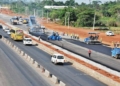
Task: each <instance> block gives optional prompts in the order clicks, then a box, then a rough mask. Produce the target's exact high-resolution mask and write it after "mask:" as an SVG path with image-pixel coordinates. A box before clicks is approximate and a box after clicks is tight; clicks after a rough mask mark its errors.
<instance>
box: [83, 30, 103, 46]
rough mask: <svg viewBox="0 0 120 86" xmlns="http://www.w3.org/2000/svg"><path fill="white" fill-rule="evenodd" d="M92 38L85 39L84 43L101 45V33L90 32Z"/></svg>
mask: <svg viewBox="0 0 120 86" xmlns="http://www.w3.org/2000/svg"><path fill="white" fill-rule="evenodd" d="M88 34H89V35H90V36H89V37H86V38H85V39H84V43H86V44H101V43H102V41H101V40H99V33H98V32H89V33H88Z"/></svg>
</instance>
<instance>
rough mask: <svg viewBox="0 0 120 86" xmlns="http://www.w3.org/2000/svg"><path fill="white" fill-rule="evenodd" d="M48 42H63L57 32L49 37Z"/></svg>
mask: <svg viewBox="0 0 120 86" xmlns="http://www.w3.org/2000/svg"><path fill="white" fill-rule="evenodd" d="M48 40H62V37H61V36H59V34H58V33H57V32H53V33H52V35H50V36H48Z"/></svg>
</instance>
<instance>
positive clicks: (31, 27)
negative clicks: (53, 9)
mask: <svg viewBox="0 0 120 86" xmlns="http://www.w3.org/2000/svg"><path fill="white" fill-rule="evenodd" d="M27 26H28V32H29V33H30V34H32V35H35V36H40V35H41V34H43V33H44V32H43V29H42V28H41V26H40V24H37V21H36V18H35V16H32V15H31V16H29V22H28V24H27Z"/></svg>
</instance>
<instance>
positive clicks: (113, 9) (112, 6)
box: [10, 0, 120, 27]
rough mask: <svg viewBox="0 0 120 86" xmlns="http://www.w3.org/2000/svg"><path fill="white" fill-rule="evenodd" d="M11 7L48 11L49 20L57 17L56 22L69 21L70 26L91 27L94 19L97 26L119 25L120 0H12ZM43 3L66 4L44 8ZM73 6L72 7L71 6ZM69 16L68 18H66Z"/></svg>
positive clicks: (23, 10) (17, 9) (21, 10)
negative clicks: (79, 1)
mask: <svg viewBox="0 0 120 86" xmlns="http://www.w3.org/2000/svg"><path fill="white" fill-rule="evenodd" d="M10 4H11V9H12V10H13V11H14V12H18V11H19V12H20V13H22V12H25V10H26V9H25V8H28V9H30V10H31V11H33V9H36V10H40V9H42V10H43V11H44V13H46V12H48V13H49V17H50V19H51V20H56V19H59V21H58V23H60V24H63V25H65V24H67V23H68V22H67V21H69V23H70V25H71V26H75V27H92V26H93V21H94V19H95V26H97V27H119V26H120V1H119V0H117V1H108V2H105V3H101V1H98V0H96V1H92V2H91V3H89V4H86V3H81V4H78V3H76V2H75V0H67V1H66V2H62V1H54V0H51V1H50V0H43V1H39V0H36V1H35V2H24V1H20V2H17V1H14V2H12V3H10ZM45 5H57V6H68V7H66V8H64V9H57V10H56V9H44V6H45ZM73 7H74V8H73ZM68 18H69V20H68Z"/></svg>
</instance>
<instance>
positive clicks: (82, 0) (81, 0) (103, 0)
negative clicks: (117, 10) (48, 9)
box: [55, 0, 115, 4]
mask: <svg viewBox="0 0 120 86" xmlns="http://www.w3.org/2000/svg"><path fill="white" fill-rule="evenodd" d="M55 1H63V2H65V1H67V0H55ZM91 1H92V0H91ZM94 1H95V0H94ZM100 1H101V2H102V3H104V2H107V1H115V0H100ZM75 2H77V3H79V4H81V3H82V2H84V3H87V4H88V3H89V0H75Z"/></svg>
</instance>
